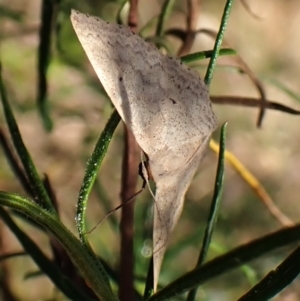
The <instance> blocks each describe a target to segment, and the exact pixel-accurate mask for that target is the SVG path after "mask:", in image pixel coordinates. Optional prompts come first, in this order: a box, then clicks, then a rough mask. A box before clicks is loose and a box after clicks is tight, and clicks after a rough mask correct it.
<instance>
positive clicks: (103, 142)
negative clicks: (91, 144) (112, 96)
mask: <svg viewBox="0 0 300 301" xmlns="http://www.w3.org/2000/svg"><path fill="white" fill-rule="evenodd" d="M120 119H121V118H120V116H119V114H118V112H117V111H116V110H115V111H114V112H113V114H112V115H111V117H110V119H109V121H108V122H107V124H106V126H105V128H104V130H103V132H102V133H101V135H100V137H99V139H98V142H97V144H96V146H95V149H94V151H93V154H92V156H91V158H90V159H89V160H88V162H87V167H86V171H85V175H84V178H83V181H82V184H81V188H80V192H79V196H78V202H77V215H76V221H77V228H78V233H79V237H80V239H81V241H82V242H83V244H84V245H85V246H86V247H88V246H89V244H88V241H87V239H86V233H87V231H86V223H85V220H86V210H87V202H88V199H89V195H90V193H91V190H92V187H93V185H94V182H95V180H96V178H97V174H98V171H99V168H100V166H101V163H102V161H103V159H104V157H105V154H106V152H107V149H108V146H109V143H110V141H111V138H112V135H113V133H114V131H115V129H116V127H117V125H118V124H119V122H120Z"/></svg>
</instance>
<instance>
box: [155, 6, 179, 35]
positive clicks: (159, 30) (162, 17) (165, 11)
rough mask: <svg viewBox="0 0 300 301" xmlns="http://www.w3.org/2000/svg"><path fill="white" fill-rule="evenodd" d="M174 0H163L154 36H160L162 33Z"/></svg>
mask: <svg viewBox="0 0 300 301" xmlns="http://www.w3.org/2000/svg"><path fill="white" fill-rule="evenodd" d="M175 1H176V0H165V2H164V4H163V7H162V10H161V13H160V15H159V18H158V23H157V27H156V33H155V36H157V37H161V36H163V35H164V30H165V23H166V19H167V17H168V16H169V14H170V12H171V11H172V8H173V6H174V3H175Z"/></svg>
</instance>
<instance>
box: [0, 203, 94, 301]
mask: <svg viewBox="0 0 300 301" xmlns="http://www.w3.org/2000/svg"><path fill="white" fill-rule="evenodd" d="M0 217H1V218H2V220H3V221H4V222H5V224H6V225H7V226H8V227H9V229H10V230H11V231H12V232H13V233H14V234H15V236H16V237H17V238H18V240H19V242H20V243H21V245H22V246H23V248H24V250H26V252H27V253H23V255H24V254H26V255H31V257H32V259H33V260H34V262H35V263H36V264H37V266H38V267H39V268H40V269H41V270H42V271H43V272H44V273H45V274H46V275H47V276H48V277H49V278H50V279H51V280H52V282H53V283H54V284H55V285H56V286H57V287H58V288H59V289H60V290H61V291H62V292H63V293H64V294H65V295H66V296H67V297H68V298H70V299H71V300H74V301H90V298H89V297H87V296H85V294H84V293H83V292H81V291H80V290H79V289H78V288H77V287H76V286H75V285H74V284H73V283H72V281H71V280H70V279H69V278H68V277H67V276H66V275H64V274H63V273H62V271H61V270H60V269H59V267H58V266H57V265H56V264H55V263H54V262H52V261H51V260H49V259H48V258H47V257H46V256H45V255H44V254H43V252H42V251H41V250H40V248H39V247H38V246H37V245H36V244H35V242H34V241H33V240H32V239H31V238H30V237H29V236H28V235H27V234H26V233H25V232H23V231H22V230H21V229H20V228H19V227H18V226H17V224H16V223H15V222H14V221H13V220H12V218H11V217H10V216H9V214H8V213H7V212H6V211H5V210H4V209H3V208H2V207H0Z"/></svg>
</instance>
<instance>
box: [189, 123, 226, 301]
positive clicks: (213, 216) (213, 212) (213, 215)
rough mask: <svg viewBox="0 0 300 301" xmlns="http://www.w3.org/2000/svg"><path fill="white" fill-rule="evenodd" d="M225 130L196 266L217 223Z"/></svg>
mask: <svg viewBox="0 0 300 301" xmlns="http://www.w3.org/2000/svg"><path fill="white" fill-rule="evenodd" d="M226 128H227V123H225V124H224V125H223V126H222V129H221V136H220V152H219V160H218V167H217V174H216V180H215V189H214V195H213V199H212V203H211V207H210V212H209V216H208V221H207V226H206V229H205V234H204V237H203V243H202V247H201V251H200V254H199V258H198V262H197V265H196V266H200V265H202V263H203V262H204V260H205V258H206V254H207V252H208V248H209V245H210V242H211V238H212V234H213V231H214V226H215V224H216V222H217V218H218V213H219V207H220V202H221V197H222V190H223V184H224V165H225V159H224V157H225V149H226V147H225V141H226ZM196 293H197V289H193V290H191V291H190V292H189V294H188V297H187V301H194V300H195V297H196Z"/></svg>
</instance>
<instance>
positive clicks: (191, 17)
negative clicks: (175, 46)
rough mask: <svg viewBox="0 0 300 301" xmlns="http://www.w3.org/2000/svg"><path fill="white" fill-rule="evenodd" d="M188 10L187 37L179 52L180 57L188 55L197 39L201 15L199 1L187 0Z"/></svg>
mask: <svg viewBox="0 0 300 301" xmlns="http://www.w3.org/2000/svg"><path fill="white" fill-rule="evenodd" d="M187 9H188V11H187V18H186V23H187V29H186V35H185V37H184V40H183V44H182V45H181V48H180V49H179V51H178V54H177V56H178V57H180V56H183V55H186V54H188V53H189V52H190V51H191V48H192V46H193V44H194V41H195V37H196V34H195V33H196V30H197V20H198V15H199V7H198V0H187Z"/></svg>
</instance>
